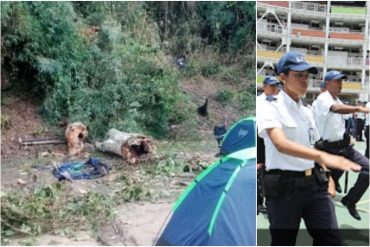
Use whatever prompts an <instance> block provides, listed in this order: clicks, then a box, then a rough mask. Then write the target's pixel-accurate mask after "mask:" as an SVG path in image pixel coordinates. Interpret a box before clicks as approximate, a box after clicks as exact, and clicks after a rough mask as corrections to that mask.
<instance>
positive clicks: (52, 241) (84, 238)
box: [9, 201, 172, 246]
mask: <svg viewBox="0 0 370 247" xmlns="http://www.w3.org/2000/svg"><path fill="white" fill-rule="evenodd" d="M171 206H172V203H170V202H168V201H161V202H156V203H152V202H140V203H127V204H124V205H122V206H121V207H120V208H119V213H118V217H117V219H116V221H115V222H114V223H112V224H109V225H106V226H104V227H103V228H102V229H101V230H100V231H99V233H98V234H97V236H92V235H91V233H89V232H87V231H79V232H76V233H74V236H73V237H67V236H61V235H52V234H43V235H41V236H39V237H38V238H37V242H36V243H35V245H41V246H45V245H53V246H107V245H109V246H151V245H153V241H154V240H155V239H156V237H157V235H158V233H159V231H160V229H161V226H162V225H163V223H164V222H165V220H166V217H167V216H168V215H169V213H170V211H171ZM25 240H26V239H25V238H18V239H13V240H11V241H10V243H9V245H23V244H24V241H25Z"/></svg>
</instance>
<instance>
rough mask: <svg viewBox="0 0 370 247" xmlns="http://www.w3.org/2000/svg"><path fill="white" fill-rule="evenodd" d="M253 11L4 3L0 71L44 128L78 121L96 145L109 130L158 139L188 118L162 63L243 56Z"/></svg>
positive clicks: (212, 5)
mask: <svg viewBox="0 0 370 247" xmlns="http://www.w3.org/2000/svg"><path fill="white" fill-rule="evenodd" d="M254 8H255V7H254V3H249V2H217V3H216V2H56V3H54V2H53V3H51V2H2V3H1V31H2V40H1V41H2V42H1V51H2V56H1V66H2V68H3V69H6V70H7V71H9V73H10V76H11V79H13V81H15V82H16V83H17V84H18V87H19V88H20V89H22V90H26V91H30V92H32V94H33V96H34V97H35V98H38V99H40V100H41V101H42V102H43V114H44V115H45V117H46V118H47V119H48V120H49V121H51V122H52V123H56V122H58V121H61V120H68V121H77V120H78V121H82V122H84V123H85V124H87V125H88V126H89V128H90V133H91V134H92V137H98V138H99V137H103V136H104V134H105V133H106V131H107V129H109V128H111V127H115V128H119V129H125V130H126V131H135V132H138V131H142V132H146V133H149V134H152V135H155V136H165V135H166V133H167V130H168V128H169V126H171V125H172V124H179V123H183V122H184V121H188V120H189V119H191V116H192V115H193V114H194V112H195V111H194V105H193V104H192V103H191V102H190V100H189V99H188V98H187V96H186V95H185V94H184V93H183V92H182V91H181V89H180V87H179V80H178V78H179V72H178V71H177V70H176V68H175V67H174V66H173V65H172V64H171V63H170V62H169V61H167V60H165V59H164V58H165V57H166V56H165V55H166V54H165V53H166V52H167V53H168V52H169V53H170V54H172V55H178V54H180V53H196V52H199V51H201V50H203V49H205V48H206V47H207V46H212V47H214V48H215V50H216V51H217V52H219V53H231V54H239V55H240V54H248V53H250V49H249V48H250V46H251V42H252V41H253V42H254V26H255V24H254ZM169 44H170V45H169ZM205 71H206V70H205ZM206 72H207V71H206ZM206 72H204V73H206Z"/></svg>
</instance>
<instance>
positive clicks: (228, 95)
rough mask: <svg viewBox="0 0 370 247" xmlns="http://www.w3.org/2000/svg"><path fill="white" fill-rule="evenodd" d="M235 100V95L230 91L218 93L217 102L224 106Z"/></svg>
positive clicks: (224, 90)
mask: <svg viewBox="0 0 370 247" xmlns="http://www.w3.org/2000/svg"><path fill="white" fill-rule="evenodd" d="M232 98H233V93H232V92H231V91H229V90H226V89H222V90H219V91H217V93H216V100H217V101H218V102H220V103H221V104H222V105H225V104H226V103H228V102H230V101H231V100H232Z"/></svg>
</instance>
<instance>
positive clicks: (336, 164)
mask: <svg viewBox="0 0 370 247" xmlns="http://www.w3.org/2000/svg"><path fill="white" fill-rule="evenodd" d="M317 163H319V164H320V165H321V166H323V167H325V166H327V167H329V168H334V169H339V170H342V171H349V170H352V171H354V172H359V171H360V170H361V166H359V165H358V164H356V163H354V162H352V161H350V160H348V159H346V158H344V157H342V156H338V155H333V154H329V153H326V152H320V156H319V159H318V160H317Z"/></svg>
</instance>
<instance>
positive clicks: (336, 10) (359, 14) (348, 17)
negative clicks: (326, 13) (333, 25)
mask: <svg viewBox="0 0 370 247" xmlns="http://www.w3.org/2000/svg"><path fill="white" fill-rule="evenodd" d="M330 19H332V20H342V21H347V22H356V21H357V22H358V21H365V20H366V8H361V7H343V6H331V10H330Z"/></svg>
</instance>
